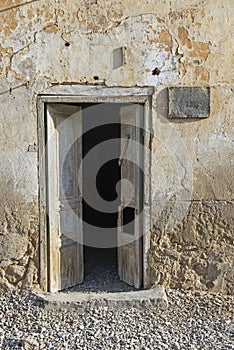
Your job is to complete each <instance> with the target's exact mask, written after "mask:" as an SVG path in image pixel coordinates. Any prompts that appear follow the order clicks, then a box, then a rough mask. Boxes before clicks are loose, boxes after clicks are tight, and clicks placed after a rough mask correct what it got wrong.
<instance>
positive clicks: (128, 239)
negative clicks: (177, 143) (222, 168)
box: [118, 104, 143, 288]
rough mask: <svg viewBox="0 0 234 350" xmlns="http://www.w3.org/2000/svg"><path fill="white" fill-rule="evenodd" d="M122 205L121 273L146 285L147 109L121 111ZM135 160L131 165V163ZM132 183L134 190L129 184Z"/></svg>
mask: <svg viewBox="0 0 234 350" xmlns="http://www.w3.org/2000/svg"><path fill="white" fill-rule="evenodd" d="M120 122H121V156H120V161H119V165H120V166H121V205H120V207H119V212H118V273H119V277H120V279H121V280H123V281H124V282H126V283H128V284H129V285H131V286H135V287H136V288H140V287H141V285H142V220H141V216H140V213H141V210H142V203H143V199H142V191H143V190H142V189H143V174H142V171H141V169H140V168H141V167H142V162H143V151H142V147H141V146H140V143H141V142H142V129H140V127H141V126H142V123H143V106H142V105H136V104H134V105H129V106H124V107H122V108H121V109H120ZM130 160H131V161H130ZM125 180H128V181H129V182H131V184H132V187H131V186H130V185H129V182H128V181H125Z"/></svg>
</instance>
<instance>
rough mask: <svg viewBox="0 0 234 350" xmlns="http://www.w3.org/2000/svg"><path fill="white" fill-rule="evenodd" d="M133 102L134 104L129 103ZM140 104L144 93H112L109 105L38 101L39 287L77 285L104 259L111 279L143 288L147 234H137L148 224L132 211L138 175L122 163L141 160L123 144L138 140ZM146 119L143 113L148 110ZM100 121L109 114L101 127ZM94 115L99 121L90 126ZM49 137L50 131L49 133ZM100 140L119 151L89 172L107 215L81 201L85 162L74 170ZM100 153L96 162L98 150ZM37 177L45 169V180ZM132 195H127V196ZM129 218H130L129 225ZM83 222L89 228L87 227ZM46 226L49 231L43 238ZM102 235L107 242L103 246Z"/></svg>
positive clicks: (139, 188) (136, 208) (139, 201)
mask: <svg viewBox="0 0 234 350" xmlns="http://www.w3.org/2000/svg"><path fill="white" fill-rule="evenodd" d="M108 90H109V89H108ZM133 90H134V89H133ZM112 92H114V90H112ZM134 99H135V100H136V102H137V103H133V102H134ZM82 100H83V101H85V102H83V101H82ZM108 100H109V102H108V103H107V101H108ZM139 102H140V103H139ZM142 102H144V103H143V104H142ZM147 106H148V97H143V96H136V97H134V96H132V97H131V98H130V97H128V96H126V97H121V98H113V102H112V99H111V98H109V99H106V97H98V98H96V99H95V98H93V97H92V98H87V97H86V98H85V97H84V98H83V97H82V96H81V97H75V98H71V97H69V96H68V97H61V96H60V97H56V96H49V97H48V96H45V97H43V96H42V97H41V98H40V99H39V111H40V113H39V121H40V123H41V124H40V127H43V128H44V129H43V130H44V131H45V133H44V134H43V132H42V133H41V134H40V136H39V141H40V154H42V150H43V152H44V153H45V155H46V157H45V159H43V162H42V161H41V162H40V180H41V184H43V181H44V180H46V181H45V182H44V183H45V189H46V191H45V192H44V190H43V186H40V194H41V197H40V198H41V204H40V208H41V226H40V228H41V238H42V239H41V250H40V251H41V259H40V261H41V282H42V285H44V286H46V285H47V287H46V290H48V291H58V290H63V289H66V288H69V287H71V286H74V285H80V287H81V286H82V284H83V286H84V285H85V278H87V277H88V275H89V271H91V272H92V273H93V272H94V269H93V268H92V267H91V268H90V269H89V266H91V265H92V264H93V265H96V266H99V267H100V266H101V265H102V264H103V266H105V264H106V271H105V272H107V270H108V266H113V270H111V273H112V272H113V271H115V273H114V274H112V276H113V277H114V276H115V277H116V276H117V278H119V279H120V280H121V281H123V283H124V282H125V283H126V284H127V285H129V286H133V287H135V288H140V287H141V286H142V283H144V284H143V286H144V287H146V281H147V269H146V268H147V264H146V263H147V261H146V257H147V255H146V253H147V250H148V247H149V246H148V242H149V241H148V233H147V235H146V234H144V235H143V237H142V233H143V230H145V228H146V227H148V221H147V222H145V221H144V217H145V216H143V219H142V218H141V219H142V220H141V219H140V215H139V213H140V212H141V209H142V206H143V197H144V191H145V189H144V186H145V185H144V177H143V174H142V172H140V171H139V170H138V169H137V168H136V167H134V166H133V165H132V164H131V162H127V160H128V156H129V155H131V156H133V158H131V159H133V163H134V161H135V160H136V161H139V160H140V162H138V163H139V164H141V165H142V163H143V159H144V154H143V153H142V152H141V150H139V149H138V148H137V147H136V146H135V145H134V143H133V145H131V142H130V141H132V140H134V141H137V142H139V143H142V144H143V143H144V142H145V139H143V137H142V134H141V130H140V128H139V125H142V124H141V123H142V122H143V118H144V113H145V111H146V112H147V108H146V107H147ZM93 107H95V109H96V111H95V113H93V111H92V108H93ZM97 107H98V109H97ZM43 111H44V112H43ZM44 113H45V114H44ZM146 116H147V118H148V115H147V114H146ZM103 118H104V119H105V118H107V119H108V122H107V123H106V125H105V126H103V124H105V121H104V120H103ZM98 119H100V120H99V125H95V123H94V125H92V123H93V121H94V120H96V122H97V120H98ZM146 120H148V119H146ZM139 123H140V124H139ZM90 124H91V126H92V127H91V128H90ZM96 124H97V123H96ZM100 124H101V125H100ZM115 124H116V125H115ZM87 125H88V126H87ZM86 129H88V130H86ZM86 131H87V132H86ZM54 134H55V135H56V136H55V137H52V135H54ZM105 135H106V136H105ZM105 138H106V139H108V140H109V139H111V138H117V139H118V140H119V144H118V145H117V147H116V144H115V148H117V154H118V155H117V156H116V157H115V158H113V159H112V160H111V161H108V162H106V161H105V159H104V161H103V166H101V167H99V171H98V172H97V174H96V187H97V192H98V193H99V195H100V197H102V198H104V199H105V201H106V202H107V203H108V205H109V203H110V204H111V203H112V202H114V201H115V210H114V211H113V210H112V212H111V213H109V214H108V213H106V212H105V211H104V210H103V211H102V212H100V210H98V211H97V210H93V208H90V206H89V204H88V201H87V203H86V201H85V200H84V198H85V197H86V193H85V192H86V190H87V189H88V188H89V175H90V174H89V171H87V169H86V165H85V164H83V168H82V171H78V170H79V169H80V167H79V164H80V163H82V158H84V156H85V155H87V154H89V152H90V150H91V148H95V145H97V144H98V143H103V142H104V143H105ZM68 140H69V142H68ZM77 140H78V142H77ZM71 144H72V147H71ZM126 150H127V151H126ZM134 157H135V158H134ZM100 158H101V161H102V154H100ZM99 160H100V159H99ZM147 162H148V158H147V157H146V159H145V161H144V164H143V165H142V167H145V166H148V163H147ZM147 171H148V168H147ZM44 172H45V173H44ZM42 174H46V177H44V176H42ZM123 179H127V180H129V181H130V182H132V183H133V187H132V188H130V187H131V186H126V181H125V182H124V181H122V180H123ZM122 182H123V183H122ZM80 184H82V185H81V186H80ZM116 184H117V185H118V184H119V186H120V188H118V186H116ZM147 186H148V181H147ZM61 189H62V190H61ZM130 190H131V191H130ZM132 195H133V196H132ZM131 196H132V199H131V200H129V199H130V197H131ZM147 198H148V194H147V196H146V199H147ZM43 203H45V204H46V206H45V204H43ZM43 208H46V211H47V225H46V226H43V222H45V221H44V216H43V215H42V213H43ZM112 209H113V208H112ZM147 210H148V209H147ZM80 218H82V220H80ZM132 219H135V220H134V223H132V221H133V220H132ZM116 222H117V225H116ZM90 223H91V226H94V227H95V231H93V230H91V231H90V227H89V224H90ZM110 227H111V228H113V229H114V230H111V235H106V232H107V231H105V230H102V229H103V228H105V229H107V230H108V229H109V228H110ZM97 228H98V230H97ZM46 231H47V232H48V236H45V233H46ZM113 232H114V233H113ZM97 233H98V234H97ZM94 234H95V240H96V242H97V241H98V242H99V244H98V245H97V246H95V245H92V244H89V243H90V240H91V242H92V239H93V237H94ZM43 237H44V238H43ZM46 237H47V239H46ZM97 237H98V239H97ZM109 239H110V241H111V244H109V243H110V242H109V243H108V241H109ZM47 242H48V243H47ZM100 242H101V244H100ZM103 242H105V244H103ZM113 242H115V244H114V245H113V244H112V243H113ZM86 243H88V244H86ZM46 257H47V258H46ZM45 258H46V260H45ZM43 267H45V269H43ZM46 270H47V275H45V271H46ZM94 275H95V274H94ZM143 278H144V280H143ZM109 280H110V281H111V278H109ZM105 283H107V281H105ZM131 288H132V287H131Z"/></svg>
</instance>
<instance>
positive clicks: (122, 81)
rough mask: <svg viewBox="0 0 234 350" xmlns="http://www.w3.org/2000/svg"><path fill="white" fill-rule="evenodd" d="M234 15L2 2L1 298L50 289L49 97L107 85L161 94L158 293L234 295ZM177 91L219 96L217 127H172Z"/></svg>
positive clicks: (152, 257) (189, 6) (156, 183)
mask: <svg viewBox="0 0 234 350" xmlns="http://www.w3.org/2000/svg"><path fill="white" fill-rule="evenodd" d="M232 12H233V11H232V1H231V0H222V1H213V0H207V1H204V0H203V1H199V0H190V1H188V0H181V1H178V0H173V1H163V0H160V1H157V2H156V1H152V0H149V1H145V2H143V1H138V0H135V1H132V0H121V1H111V0H108V1H104V0H97V3H95V2H94V1H91V0H79V1H77V0H75V1H72V2H71V1H67V0H51V1H50V2H48V1H45V0H35V1H26V0H15V1H13V0H3V1H1V4H0V26H1V33H0V43H1V45H0V87H1V88H0V106H1V108H0V124H1V141H0V164H1V178H0V276H1V280H0V281H1V282H0V286H1V287H5V288H13V287H19V288H33V289H36V288H39V285H40V281H39V271H38V269H39V251H38V247H39V236H38V232H39V228H38V222H39V214H38V159H37V152H35V151H36V150H37V148H36V147H34V145H37V96H38V94H46V93H47V91H48V89H50V88H51V87H53V86H56V85H70V84H81V85H82V84H96V85H106V86H110V87H112V86H113V87H114V86H122V87H133V86H139V87H144V86H153V87H154V88H155V96H156V97H155V98H154V99H153V131H154V138H153V144H152V193H151V196H152V204H153V212H152V232H151V250H150V254H149V266H150V274H151V279H152V284H153V283H160V284H162V285H164V286H166V287H170V288H174V287H183V288H187V289H201V290H207V289H209V290H217V291H221V292H225V293H226V292H227V293H230V292H231V291H232V288H233V272H232V271H233V257H232V255H233V251H232V243H233V221H234V214H233V212H234V211H233V188H234V183H233V140H234V129H233V85H232V81H233V75H232V71H233V50H232V45H233V41H232V37H231V26H232V22H233V17H232ZM118 48H122V52H123V64H122V66H120V67H119V68H115V69H114V67H115V62H114V60H115V55H114V52H113V50H115V49H118ZM170 86H210V93H211V105H210V117H209V118H207V119H203V120H169V119H168V95H167V89H166V88H167V87H170Z"/></svg>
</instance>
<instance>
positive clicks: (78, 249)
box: [47, 104, 83, 291]
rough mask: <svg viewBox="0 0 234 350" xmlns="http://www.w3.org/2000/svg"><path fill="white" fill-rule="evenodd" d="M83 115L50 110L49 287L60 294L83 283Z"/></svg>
mask: <svg viewBox="0 0 234 350" xmlns="http://www.w3.org/2000/svg"><path fill="white" fill-rule="evenodd" d="M81 134H82V114H81V108H80V107H78V106H72V105H66V104H50V105H48V107H47V163H48V166H47V168H48V181H47V184H48V208H49V213H48V214H49V215H48V216H49V242H50V244H49V266H50V268H49V285H50V291H58V290H61V289H65V288H68V287H71V286H74V285H76V284H78V283H81V282H82V281H83V245H82V242H83V237H82V224H81V221H80V220H79V218H81V217H82V201H81V200H82V197H81V196H82V193H81V184H82V179H81V178H80V177H81V174H82V171H81V169H80V167H81V161H82V142H81V140H80V138H79V135H81Z"/></svg>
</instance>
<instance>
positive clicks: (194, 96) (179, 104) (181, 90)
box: [169, 87, 210, 118]
mask: <svg viewBox="0 0 234 350" xmlns="http://www.w3.org/2000/svg"><path fill="white" fill-rule="evenodd" d="M209 115H210V88H209V87H171V88H169V118H208V117H209Z"/></svg>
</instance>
